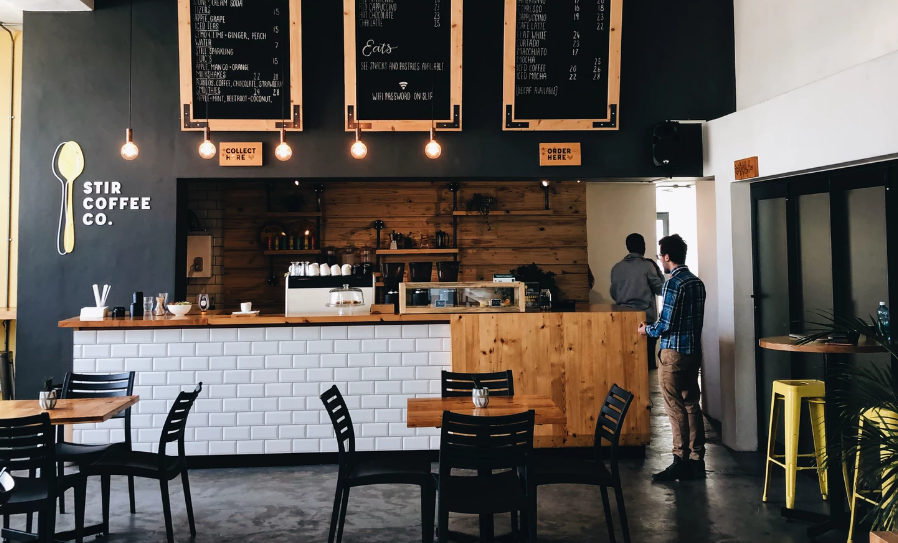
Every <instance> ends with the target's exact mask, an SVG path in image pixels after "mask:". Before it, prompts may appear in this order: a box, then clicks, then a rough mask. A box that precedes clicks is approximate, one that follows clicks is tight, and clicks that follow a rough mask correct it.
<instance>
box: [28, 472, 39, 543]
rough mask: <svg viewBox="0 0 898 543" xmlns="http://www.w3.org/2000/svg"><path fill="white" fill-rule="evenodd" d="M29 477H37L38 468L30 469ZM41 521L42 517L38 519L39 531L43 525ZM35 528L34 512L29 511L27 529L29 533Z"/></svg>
mask: <svg viewBox="0 0 898 543" xmlns="http://www.w3.org/2000/svg"><path fill="white" fill-rule="evenodd" d="M28 477H30V478H32V479H34V478H35V477H37V469H36V468H31V469H29V470H28ZM40 522H41V521H40V519H38V520H37V525H38V531H40V525H41V524H40ZM33 528H34V513H28V514H27V515H25V531H26V532H28V533H33V532H34V530H33Z"/></svg>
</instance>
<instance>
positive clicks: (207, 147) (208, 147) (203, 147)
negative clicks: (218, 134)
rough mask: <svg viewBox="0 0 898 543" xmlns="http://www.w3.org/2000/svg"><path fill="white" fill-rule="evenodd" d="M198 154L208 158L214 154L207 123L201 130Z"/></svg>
mask: <svg viewBox="0 0 898 543" xmlns="http://www.w3.org/2000/svg"><path fill="white" fill-rule="evenodd" d="M200 156H201V157H203V158H205V159H206V160H209V159H210V158H212V157H214V156H215V144H214V143H212V139H211V132H210V131H209V125H208V124H207V125H206V128H205V129H204V130H203V143H201V144H200Z"/></svg>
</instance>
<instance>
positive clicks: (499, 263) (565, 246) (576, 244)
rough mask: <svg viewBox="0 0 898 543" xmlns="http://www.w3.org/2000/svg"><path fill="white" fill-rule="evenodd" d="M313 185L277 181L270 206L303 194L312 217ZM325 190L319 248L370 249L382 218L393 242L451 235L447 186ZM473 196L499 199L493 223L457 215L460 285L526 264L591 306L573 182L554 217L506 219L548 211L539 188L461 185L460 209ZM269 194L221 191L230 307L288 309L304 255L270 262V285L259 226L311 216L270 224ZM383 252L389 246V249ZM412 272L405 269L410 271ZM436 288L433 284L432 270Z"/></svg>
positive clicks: (335, 186) (378, 184)
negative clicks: (290, 271)
mask: <svg viewBox="0 0 898 543" xmlns="http://www.w3.org/2000/svg"><path fill="white" fill-rule="evenodd" d="M314 184H315V183H313V182H306V183H304V184H303V185H302V186H301V187H300V188H299V189H292V188H291V187H289V186H287V184H286V183H283V182H281V183H280V184H279V185H278V186H277V188H276V191H275V192H274V193H273V194H274V196H273V199H274V205H275V206H279V207H280V208H283V205H282V203H281V201H280V199H281V198H283V197H284V195H285V194H286V193H288V192H289V191H291V190H298V191H299V192H300V194H302V195H303V197H304V200H305V204H304V208H303V210H304V211H314V210H315V200H316V196H315V194H314V192H313V187H314ZM323 184H324V193H323V198H322V201H323V206H322V210H323V213H324V216H323V218H322V232H323V243H322V246H334V247H337V248H340V247H345V246H348V245H355V246H357V247H362V246H371V247H373V246H374V243H375V238H376V231H375V230H374V228H373V227H372V224H373V222H374V221H375V220H378V219H380V220H383V221H384V222H385V223H386V230H384V232H383V236H382V240H381V243H382V244H386V243H387V234H388V233H389V232H391V231H393V230H395V231H397V232H401V233H403V234H406V235H407V234H408V233H409V232H411V233H412V235H413V237H415V238H417V237H418V236H420V235H421V234H424V235H426V236H428V237H431V238H432V237H433V235H434V234H435V233H436V232H437V231H438V230H442V231H444V232H447V233H449V234H450V235H451V234H452V219H453V217H452V193H451V192H450V191H449V183H448V182H445V181H440V182H437V181H430V182H424V181H395V182H385V181H370V182H366V181H326V182H324V183H323ZM475 193H481V194H489V195H492V196H495V197H496V198H497V202H498V205H497V208H498V209H497V210H496V212H495V213H492V214H490V216H489V225H490V226H489V227H488V226H487V223H486V221H485V220H484V218H483V217H480V216H461V217H458V247H459V255H458V259H459V261H460V262H461V273H460V276H459V280H460V281H475V280H481V279H490V278H491V277H492V274H493V273H508V272H509V270H511V269H512V268H515V267H517V266H520V265H523V264H530V263H536V264H538V265H539V266H540V267H542V268H543V269H545V270H547V271H552V272H555V273H556V275H557V276H556V282H557V284H558V287H559V290H560V291H561V296H562V298H565V299H572V300H577V301H586V300H587V299H588V298H589V284H588V279H587V247H586V186H585V184H582V183H576V182H567V183H560V184H555V183H553V185H552V186H551V187H550V206H551V208H552V214H551V215H503V214H501V211H502V210H515V211H532V210H541V209H543V207H544V196H543V190H542V188H541V187H540V186H539V184H538V183H535V182H526V183H525V182H489V181H465V182H461V190H460V191H459V209H460V210H465V205H464V202H465V200H466V199H468V198H470V197H471V196H472V195H473V194H475ZM267 195H268V191H267V189H266V185H265V183H264V182H253V181H246V182H243V181H239V182H229V183H228V184H226V185H225V196H224V255H223V264H224V269H225V275H224V284H223V290H224V294H225V298H226V300H227V301H228V304H229V305H228V307H227V309H231V308H232V307H235V306H236V305H237V304H239V303H240V302H241V301H252V302H253V304H254V306H256V307H259V308H261V309H262V310H263V311H277V312H281V311H283V304H284V301H283V300H284V293H283V288H284V286H283V274H284V272H285V271H286V269H287V266H288V265H289V262H290V261H291V260H299V259H300V258H299V257H290V256H276V257H274V272H275V276H276V277H277V279H278V284H277V286H275V287H271V286H269V285H268V284H267V280H268V277H269V257H266V256H264V255H263V254H262V248H261V246H260V244H259V241H258V236H259V230H260V228H261V227H262V226H263V225H264V224H266V223H268V222H277V223H279V224H281V225H283V226H284V227H285V228H288V229H289V227H290V225H291V224H292V223H294V222H296V221H300V222H305V221H308V222H311V223H312V224H314V222H315V219H314V218H301V219H300V218H287V217H268V216H266V209H267ZM383 248H385V246H383ZM386 258H387V259H388V260H389V261H391V262H394V261H395V262H406V263H408V262H415V261H419V260H422V259H427V260H433V261H437V260H451V259H452V257H451V255H413V256H405V255H403V256H389V257H386ZM406 269H408V267H406ZM431 280H433V281H436V267H434V274H433V277H432V278H431Z"/></svg>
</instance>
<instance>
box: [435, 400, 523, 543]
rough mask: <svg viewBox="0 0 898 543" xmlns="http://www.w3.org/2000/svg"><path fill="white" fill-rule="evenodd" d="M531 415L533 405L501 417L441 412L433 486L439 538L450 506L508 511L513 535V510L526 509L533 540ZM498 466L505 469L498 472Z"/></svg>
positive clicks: (445, 533) (442, 539) (445, 530)
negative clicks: (437, 466)
mask: <svg viewBox="0 0 898 543" xmlns="http://www.w3.org/2000/svg"><path fill="white" fill-rule="evenodd" d="M534 417H535V413H534V411H532V410H530V411H527V412H525V413H518V414H515V415H505V416H501V417H474V416H470V415H462V414H458V413H452V412H449V411H444V412H443V426H442V431H441V434H440V475H439V488H438V491H437V493H438V496H439V505H438V507H437V518H438V522H437V525H438V530H439V543H445V542H446V541H448V540H449V512H450V511H452V512H456V513H467V514H478V515H494V514H496V513H511V514H512V517H511V529H512V535H513V536H515V537H520V535H521V534H520V533H519V530H518V526H517V524H518V523H517V516H516V514H515V513H516V512H517V511H524V512H526V513H527V514H526V515H524V517H525V518H527V519H529V521H528V523H527V529H526V531H527V533H528V535H529V537H528V538H527V539H528V540H529V541H531V542H535V541H536V489H535V488H534V487H533V486H532V484H531V480H530V478H531V475H530V472H531V462H532V455H533V424H534ZM453 470H475V471H476V472H477V473H476V474H471V473H465V472H459V473H453ZM497 470H503V471H499V472H498V473H496V471H497ZM481 537H484V534H481ZM487 537H489V536H487Z"/></svg>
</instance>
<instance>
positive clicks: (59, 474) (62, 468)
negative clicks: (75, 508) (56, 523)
mask: <svg viewBox="0 0 898 543" xmlns="http://www.w3.org/2000/svg"><path fill="white" fill-rule="evenodd" d="M64 475H65V466H64V465H63V463H62V462H57V463H56V476H57V477H59V479H60V480H61V479H62V477H63V476H64ZM59 514H60V515H64V514H65V491H62V492H60V493H59Z"/></svg>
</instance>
